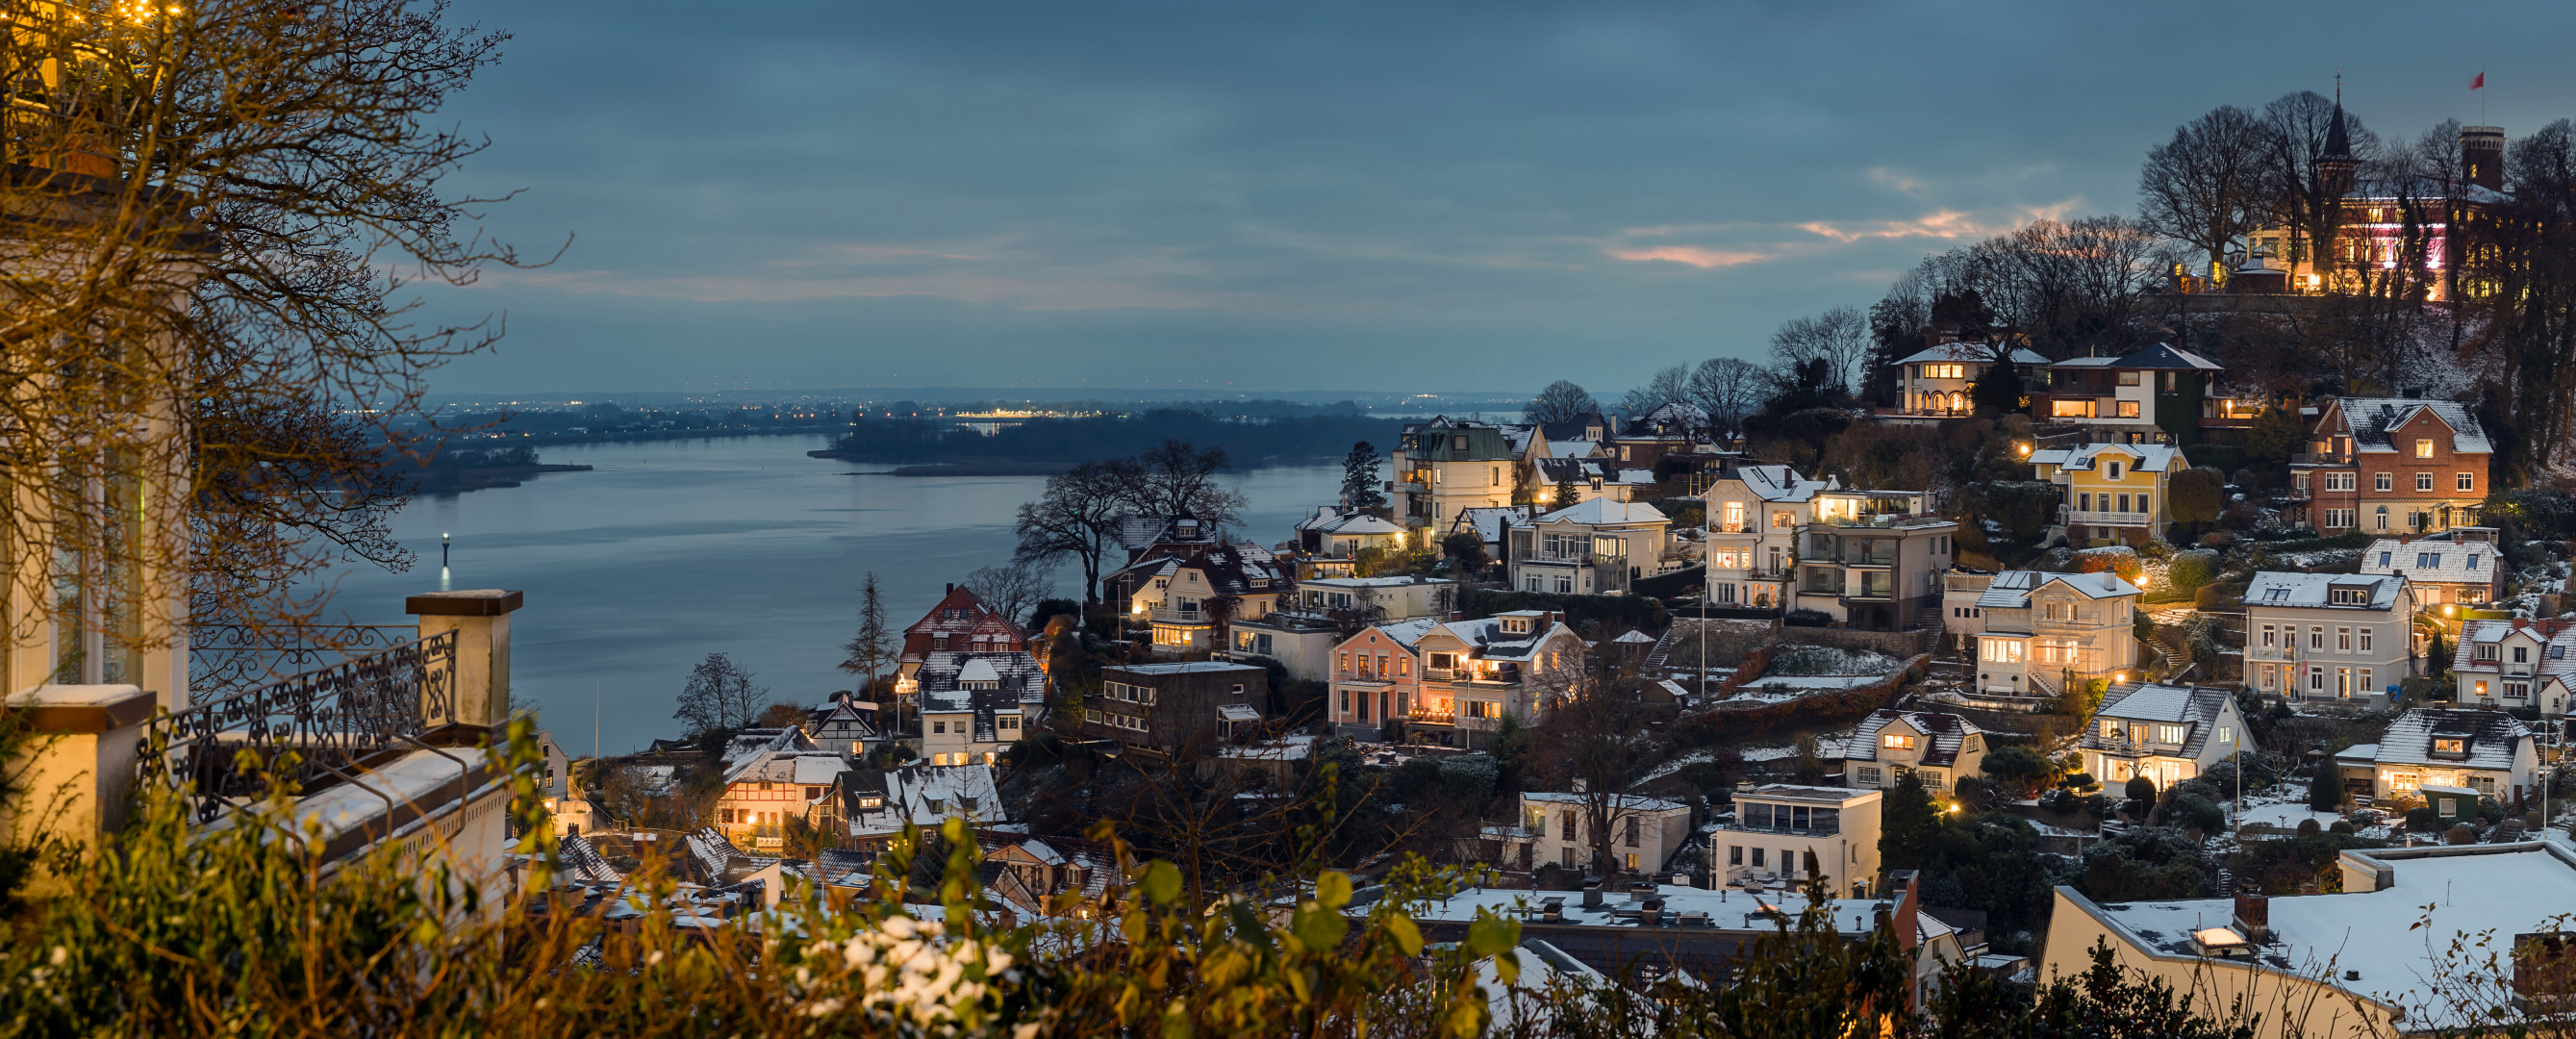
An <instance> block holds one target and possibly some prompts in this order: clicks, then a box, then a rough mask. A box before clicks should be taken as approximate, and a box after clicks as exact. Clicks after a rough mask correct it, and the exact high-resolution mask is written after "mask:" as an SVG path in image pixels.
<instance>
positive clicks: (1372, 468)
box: [1342, 440, 1386, 510]
mask: <svg viewBox="0 0 2576 1039" xmlns="http://www.w3.org/2000/svg"><path fill="white" fill-rule="evenodd" d="M1342 507H1343V508H1346V509H1363V510H1375V509H1383V508H1386V491H1385V490H1384V489H1383V488H1382V487H1381V486H1380V484H1379V482H1378V476H1377V448H1376V447H1375V446H1374V445H1371V444H1370V443H1369V442H1368V441H1366V440H1363V441H1360V442H1359V443H1356V444H1352V445H1351V453H1349V454H1347V455H1343V456H1342Z"/></svg>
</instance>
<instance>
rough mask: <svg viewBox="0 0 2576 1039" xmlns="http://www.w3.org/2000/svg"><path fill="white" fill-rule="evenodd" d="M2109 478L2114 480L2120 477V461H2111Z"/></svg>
mask: <svg viewBox="0 0 2576 1039" xmlns="http://www.w3.org/2000/svg"><path fill="white" fill-rule="evenodd" d="M2110 478H2111V479H2114V480H2117V479H2119V478H2120V463H2118V462H2113V463H2111V471H2110Z"/></svg>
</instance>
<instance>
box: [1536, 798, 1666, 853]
mask: <svg viewBox="0 0 2576 1039" xmlns="http://www.w3.org/2000/svg"><path fill="white" fill-rule="evenodd" d="M1590 805H1591V802H1590V800H1589V799H1587V798H1586V797H1585V796H1584V795H1582V794H1563V793H1524V794H1522V795H1521V832H1522V834H1523V835H1524V837H1523V840H1525V841H1526V842H1527V847H1528V851H1527V852H1526V855H1527V860H1528V861H1527V865H1529V866H1530V867H1537V866H1547V865H1554V866H1559V867H1562V868H1565V869H1575V870H1581V869H1589V868H1591V866H1592V853H1593V851H1594V847H1593V832H1592V813H1591V808H1590ZM1610 815H1611V818H1610V828H1611V834H1610V856H1611V860H1612V862H1611V864H1612V866H1614V867H1615V868H1617V869H1620V870H1623V871H1626V872H1629V873H1653V872H1657V871H1659V870H1661V869H1663V866H1664V863H1665V862H1666V861H1668V860H1670V859H1671V858H1672V857H1673V853H1674V852H1676V851H1680V850H1681V847H1682V845H1683V844H1684V843H1687V842H1688V841H1689V840H1690V836H1691V827H1690V808H1689V806H1687V805H1683V804H1679V803H1676V802H1673V801H1664V800H1658V799H1656V798H1651V797H1632V796H1622V797H1620V798H1619V799H1618V801H1617V803H1616V806H1615V807H1614V808H1613V810H1612V811H1611V813H1610Z"/></svg>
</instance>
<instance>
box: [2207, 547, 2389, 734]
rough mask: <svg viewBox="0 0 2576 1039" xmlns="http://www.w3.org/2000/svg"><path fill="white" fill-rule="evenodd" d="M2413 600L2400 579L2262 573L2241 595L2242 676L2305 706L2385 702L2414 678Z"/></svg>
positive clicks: (2263, 688)
mask: <svg viewBox="0 0 2576 1039" xmlns="http://www.w3.org/2000/svg"><path fill="white" fill-rule="evenodd" d="M2414 612H2415V611H2414V599H2413V594H2412V591H2411V589H2410V588H2409V587H2408V584H2407V580H2406V578H2404V577H2401V576H2396V575H2369V574H2305V573H2279V572H2270V571H2266V572H2264V573H2258V574H2255V575H2254V581H2253V584H2252V585H2251V586H2249V587H2248V588H2247V589H2246V592H2245V678H2246V683H2247V684H2248V685H2250V686H2252V687H2253V688H2254V689H2256V690H2258V691H2261V692H2264V693H2270V694H2274V695H2279V696H2288V697H2292V698H2295V699H2299V700H2304V701H2311V702H2338V703H2355V704H2370V703H2374V702H2385V698H2386V696H2387V693H2386V689H2387V687H2388V686H2391V685H2395V684H2397V683H2398V682H2400V681H2403V680H2405V679H2407V678H2411V677H2413V676H2414V675H2415V670H2416V664H2417V661H2416V656H2415V648H2414V631H2413V617H2414Z"/></svg>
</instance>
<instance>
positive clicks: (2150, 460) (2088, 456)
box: [2030, 444, 2185, 473]
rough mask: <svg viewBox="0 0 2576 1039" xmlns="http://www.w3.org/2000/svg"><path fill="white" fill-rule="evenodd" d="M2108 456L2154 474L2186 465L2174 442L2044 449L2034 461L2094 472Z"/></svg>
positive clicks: (2033, 458)
mask: <svg viewBox="0 0 2576 1039" xmlns="http://www.w3.org/2000/svg"><path fill="white" fill-rule="evenodd" d="M2105 456H2118V458H2119V459H2120V460H2121V461H2123V462H2126V463H2127V464H2128V466H2129V468H2131V469H2136V470H2140V471H2143V472H2150V473H2162V472H2171V471H2173V470H2175V469H2179V468H2184V467H2185V466H2184V465H2183V464H2182V463H2183V462H2184V461H2185V459H2184V458H2183V456H2182V450H2181V449H2180V448H2177V447H2174V446H2172V445H2170V444H2086V445H2084V446H2083V447H2078V448H2054V449H2051V450H2047V451H2041V452H2038V453H2036V454H2033V455H2031V456H2030V460H2031V463H2032V464H2034V465H2043V464H2045V465H2055V466H2057V467H2059V468H2061V469H2070V470H2077V471H2091V470H2093V469H2096V468H2099V467H2100V466H2101V464H2102V462H2103V460H2104V458H2105Z"/></svg>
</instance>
